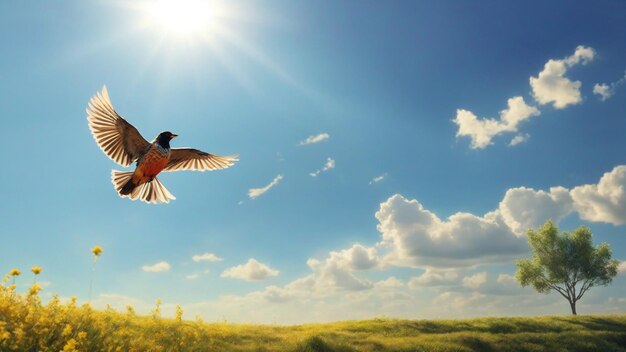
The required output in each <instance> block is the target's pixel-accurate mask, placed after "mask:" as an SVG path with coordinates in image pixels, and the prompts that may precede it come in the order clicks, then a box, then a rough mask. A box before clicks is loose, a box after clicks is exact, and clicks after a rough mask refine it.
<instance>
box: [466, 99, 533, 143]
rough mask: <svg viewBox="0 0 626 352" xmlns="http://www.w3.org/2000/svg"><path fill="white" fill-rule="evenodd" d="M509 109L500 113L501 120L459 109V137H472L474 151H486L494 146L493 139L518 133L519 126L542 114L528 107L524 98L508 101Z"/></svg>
mask: <svg viewBox="0 0 626 352" xmlns="http://www.w3.org/2000/svg"><path fill="white" fill-rule="evenodd" d="M507 105H508V107H507V108H506V109H504V110H502V111H500V118H499V119H493V118H478V117H477V116H476V115H475V114H474V113H473V112H471V111H468V110H464V109H458V110H457V111H456V117H455V119H454V123H456V124H457V126H458V130H457V133H456V136H457V137H463V136H466V137H470V139H471V144H470V147H471V148H472V149H484V148H485V147H487V146H488V145H490V144H492V139H493V138H494V137H495V136H497V135H499V134H502V133H505V132H517V130H518V127H519V124H520V123H522V122H523V121H525V120H528V119H530V118H531V117H533V116H538V115H539V114H540V112H539V110H538V109H537V108H536V107H534V106H530V105H527V104H526V102H525V101H524V98H522V97H519V96H518V97H513V98H510V99H509V100H508V101H507Z"/></svg>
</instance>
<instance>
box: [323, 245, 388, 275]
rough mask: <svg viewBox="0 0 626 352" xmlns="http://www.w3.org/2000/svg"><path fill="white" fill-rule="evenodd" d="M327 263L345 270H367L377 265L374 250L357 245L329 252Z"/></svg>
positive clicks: (376, 256) (377, 259) (377, 261)
mask: <svg viewBox="0 0 626 352" xmlns="http://www.w3.org/2000/svg"><path fill="white" fill-rule="evenodd" d="M328 261H329V262H333V263H335V264H336V265H337V266H338V267H340V268H342V269H346V270H368V269H372V268H374V267H376V266H377V265H378V264H379V258H378V254H377V253H376V248H372V247H370V248H367V247H365V246H363V245H360V244H358V243H357V244H354V245H353V246H352V247H350V248H348V249H344V250H341V251H339V252H335V251H333V252H330V254H329V258H328Z"/></svg>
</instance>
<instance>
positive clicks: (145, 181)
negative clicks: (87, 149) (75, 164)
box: [86, 85, 239, 204]
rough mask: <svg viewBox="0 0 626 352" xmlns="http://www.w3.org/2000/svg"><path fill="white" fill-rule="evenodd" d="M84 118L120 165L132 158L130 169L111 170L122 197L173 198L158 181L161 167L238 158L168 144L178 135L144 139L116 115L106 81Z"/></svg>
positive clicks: (219, 164)
mask: <svg viewBox="0 0 626 352" xmlns="http://www.w3.org/2000/svg"><path fill="white" fill-rule="evenodd" d="M86 111H87V122H88V126H89V129H90V131H91V134H92V136H93V138H94V139H95V141H96V144H98V146H99V147H100V149H102V151H103V152H104V154H106V156H108V157H109V158H110V159H111V160H113V161H114V162H116V163H118V164H119V165H121V166H124V167H128V166H130V165H131V164H132V163H133V162H135V161H136V166H135V170H133V171H118V170H112V171H111V182H112V183H113V185H114V187H115V190H116V191H117V193H118V194H119V196H120V197H122V198H126V197H127V198H130V199H131V200H136V199H140V200H141V201H143V202H146V203H152V204H157V203H169V201H170V200H174V199H176V197H174V195H173V194H172V193H170V192H169V191H168V190H167V188H165V186H163V184H162V183H161V182H160V181H159V179H158V178H157V175H158V174H159V173H160V172H163V171H180V170H195V171H207V170H218V169H225V168H227V167H229V166H232V165H233V164H234V163H235V162H237V161H239V156H238V155H229V156H219V155H214V154H210V153H206V152H203V151H201V150H198V149H193V148H171V147H170V141H171V140H172V139H174V138H176V137H177V136H178V135H176V134H174V133H172V132H170V131H164V132H161V133H160V134H159V135H158V136H157V137H156V138H155V139H154V140H153V141H152V142H148V141H147V140H146V139H145V138H144V137H143V136H142V135H141V133H139V131H138V130H137V128H135V127H134V126H133V125H131V124H130V123H128V121H126V120H125V119H124V118H123V117H122V116H120V115H119V114H118V113H117V112H116V111H115V109H114V108H113V104H112V103H111V99H110V98H109V93H108V91H107V88H106V85H103V86H102V91H101V92H97V93H96V95H94V96H93V97H92V98H91V99H90V101H89V103H88V105H87V110H86Z"/></svg>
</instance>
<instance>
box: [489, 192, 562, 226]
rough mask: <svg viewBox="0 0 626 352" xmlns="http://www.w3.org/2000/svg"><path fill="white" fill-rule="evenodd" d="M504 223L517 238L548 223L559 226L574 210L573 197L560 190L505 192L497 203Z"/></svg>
mask: <svg viewBox="0 0 626 352" xmlns="http://www.w3.org/2000/svg"><path fill="white" fill-rule="evenodd" d="M499 210H500V214H501V215H502V218H503V219H504V222H505V223H506V224H507V225H508V226H509V227H510V228H511V230H512V231H513V232H514V233H516V234H517V235H523V234H524V233H526V230H528V229H529V228H537V227H539V226H541V225H543V223H545V221H546V220H547V219H552V220H553V221H554V222H555V223H558V222H559V221H561V220H562V219H563V218H565V217H566V216H567V215H569V214H570V213H571V212H572V210H573V201H572V197H571V196H570V194H569V191H568V190H567V189H566V188H563V187H552V188H550V192H545V191H541V190H539V191H535V190H534V189H532V188H526V187H518V188H511V189H509V190H507V191H506V194H505V195H504V198H503V199H502V201H501V202H500V207H499Z"/></svg>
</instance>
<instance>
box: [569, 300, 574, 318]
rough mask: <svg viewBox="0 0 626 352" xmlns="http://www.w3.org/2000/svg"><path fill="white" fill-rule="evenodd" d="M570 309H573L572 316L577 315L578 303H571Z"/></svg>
mask: <svg viewBox="0 0 626 352" xmlns="http://www.w3.org/2000/svg"><path fill="white" fill-rule="evenodd" d="M569 305H570V307H572V314H573V315H576V301H574V302H569Z"/></svg>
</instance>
